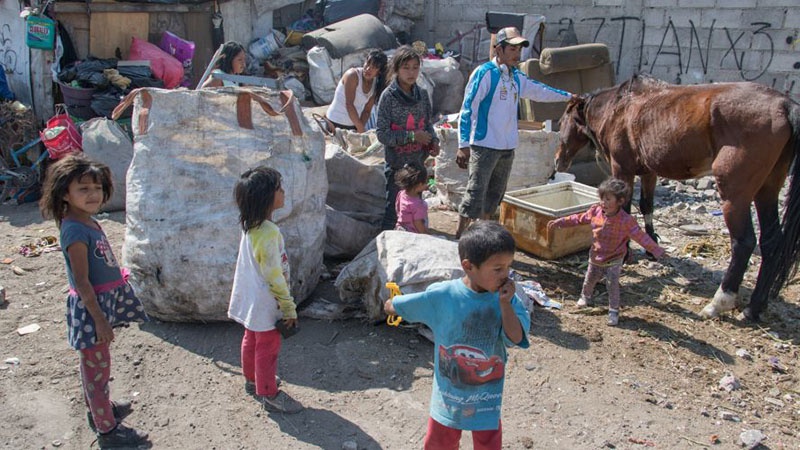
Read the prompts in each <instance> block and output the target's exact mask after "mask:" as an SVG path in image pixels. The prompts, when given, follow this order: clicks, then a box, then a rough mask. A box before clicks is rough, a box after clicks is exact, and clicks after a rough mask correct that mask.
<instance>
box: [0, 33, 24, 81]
mask: <svg viewBox="0 0 800 450" xmlns="http://www.w3.org/2000/svg"><path fill="white" fill-rule="evenodd" d="M12 37H13V35H12V33H11V26H10V25H9V24H7V23H4V24H3V25H2V26H0V63H2V64H3V69H4V70H5V72H6V73H7V74H18V75H22V72H20V71H19V69H18V68H17V64H18V60H17V51H16V50H14V41H13V40H12Z"/></svg>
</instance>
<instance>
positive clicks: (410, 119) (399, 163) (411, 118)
mask: <svg viewBox="0 0 800 450" xmlns="http://www.w3.org/2000/svg"><path fill="white" fill-rule="evenodd" d="M421 63H422V60H421V58H420V55H419V54H418V53H417V52H416V51H414V49H412V48H411V47H410V46H408V45H404V46H402V47H400V48H398V49H397V51H396V52H395V54H394V56H392V60H391V62H390V63H389V66H390V67H391V75H390V76H391V77H392V82H391V84H390V85H389V86H388V87H387V88H386V89H385V90H384V91H383V94H381V98H380V100H379V101H378V128H377V135H378V140H379V141H381V143H382V144H383V145H384V147H385V153H386V167H385V170H384V174H385V175H386V210H385V213H384V216H383V225H382V227H383V229H384V230H392V229H394V227H395V222H397V213H396V212H395V209H394V208H395V198H396V197H397V193H398V192H399V191H400V187H399V186H398V185H397V183H395V181H394V174H395V172H396V171H398V170H400V169H401V168H402V167H403V166H404V165H405V164H407V163H412V162H416V163H419V164H421V165H424V163H425V159H426V158H427V157H428V155H430V156H436V155H438V154H439V139H438V138H437V137H436V133H435V132H434V131H433V123H432V121H431V117H432V116H433V111H432V108H431V102H430V100H429V96H428V92H427V91H425V89H422V88H420V87H419V86H417V77H418V76H419V70H420V64H421Z"/></svg>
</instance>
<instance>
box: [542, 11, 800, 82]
mask: <svg viewBox="0 0 800 450" xmlns="http://www.w3.org/2000/svg"><path fill="white" fill-rule="evenodd" d="M579 22H581V23H586V24H588V25H590V26H592V27H596V29H594V32H593V33H592V42H598V40H599V38H600V35H601V32H603V31H606V32H608V31H611V30H612V28H611V27H610V26H611V25H612V24H615V23H618V24H619V25H618V26H617V27H616V29H618V40H616V41H617V42H619V44H618V45H617V49H616V50H617V54H618V55H623V54H626V52H625V51H623V47H625V48H626V49H628V50H627V52H628V54H630V53H629V52H630V48H631V47H632V43H631V42H629V41H630V40H631V36H633V38H634V39H637V38H638V42H634V43H633V46H634V48H638V54H634V58H635V63H634V64H635V67H636V71H637V72H643V71H648V69H647V66H649V73H653V69H654V68H655V67H656V63H658V62H661V66H664V65H665V64H669V63H670V62H672V63H674V64H675V68H676V69H677V72H678V78H677V80H676V81H677V82H680V75H681V74H688V73H689V71H690V69H692V70H695V71H696V70H700V71H701V72H702V75H703V76H704V77H706V76H708V75H709V72H713V71H714V70H716V69H727V70H731V69H732V70H737V71H738V72H739V76H740V77H741V79H742V80H745V81H754V80H757V79H759V78H761V77H762V76H763V75H765V74H766V73H767V72H768V71H769V69H770V67H771V65H772V62H773V59H774V56H775V55H774V52H775V41H774V37H773V35H774V34H775V33H776V32H777V31H778V30H776V29H775V28H774V27H773V25H772V24H771V23H769V22H753V23H751V24H750V27H749V28H746V29H730V28H728V27H721V28H718V27H717V26H716V19H715V20H712V22H711V26H710V27H708V28H705V29H703V28H700V27H698V26H697V25H696V24H695V23H694V21H692V20H689V26H688V28H689V34H688V42H687V38H686V37H684V39H683V40H681V38H680V37H679V33H678V27H677V26H676V24H675V23H674V22H673V21H672V18H670V19H669V21H668V23H667V25H666V27H665V28H664V29H663V31H660V30H659V31H658V32H659V33H662V35H661V39H660V43H659V45H658V49H657V50H656V51H655V53H654V54H650V55H646V54H645V45H644V43H645V33H646V24H645V20H644V19H642V18H639V17H635V16H620V17H611V18H606V17H587V18H584V19H580V21H579ZM556 23H557V24H558V27H559V28H558V35H559V36H561V35H562V34H567V35H569V34H571V33H572V34H574V26H575V23H574V22H573V19H571V18H563V19H561V20H559V21H557V22H556ZM635 31H638V33H636V32H635ZM715 33H723V35H724V36H725V39H724V42H725V44H724V46H723V49H722V51H714V52H712V48H711V45H712V41H711V39H712V36H714V35H715ZM788 39H789V38H787V42H788ZM753 49H758V50H757V51H756V50H753ZM715 50H719V49H715ZM712 54H713V55H714V59H712V58H711V56H712ZM648 56H649V57H650V58H651V59H652V61H647V60H646V58H647V57H648ZM621 60H622V58H621V57H620V58H617V62H616V67H615V71H616V74H617V75H619V73H620V64H621ZM795 66H796V67H794V68H795V69H798V68H800V64H795ZM763 81H764V80H762V82H763ZM775 83H776V79H773V80H772V84H773V85H774V84H775ZM794 85H795V83H794V82H792V83H791V87H790V88H789V91H793V89H794ZM773 87H774V86H773Z"/></svg>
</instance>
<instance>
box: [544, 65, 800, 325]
mask: <svg viewBox="0 0 800 450" xmlns="http://www.w3.org/2000/svg"><path fill="white" fill-rule="evenodd" d="M560 127H561V130H560V143H559V146H558V150H557V152H556V170H558V171H564V170H566V169H568V168H569V165H570V162H571V160H572V158H573V157H574V156H575V153H576V152H577V151H578V150H579V149H581V148H582V147H584V146H585V145H587V144H591V145H592V146H593V147H594V148H595V150H596V151H598V152H599V153H600V154H602V155H603V156H604V157H605V159H606V160H607V161H608V162H609V164H610V165H611V171H612V175H613V176H615V177H617V178H620V179H622V180H624V181H625V182H627V183H628V185H629V186H632V185H633V179H634V177H635V176H636V175H639V177H640V178H641V191H642V194H641V199H640V209H641V211H642V214H643V215H644V217H645V229H646V231H647V232H648V234H650V235H651V236H655V233H654V230H653V222H652V213H653V193H654V191H655V184H656V178H657V177H658V176H661V177H665V178H670V179H673V180H684V179H687V178H696V177H700V176H704V175H708V174H712V175H713V176H714V178H715V179H716V182H717V190H718V192H719V196H720V198H721V199H722V212H723V215H724V217H725V223H726V224H727V226H728V230H729V231H730V238H731V262H730V265H729V266H728V269H727V270H726V272H725V275H724V277H723V279H722V283H721V284H720V287H719V289H718V290H717V292H716V294H715V295H714V299H713V300H712V301H711V302H710V303H709V304H708V305H707V306H706V307H705V308H703V310H702V312H701V313H700V314H701V316H703V317H706V318H709V317H715V316H717V315H718V314H719V313H721V312H723V311H730V310H732V309H734V308H735V307H736V303H737V298H738V295H739V285H740V284H741V282H742V278H743V277H744V273H745V270H746V268H747V263H748V261H749V259H750V255H751V254H752V253H753V249H754V248H755V245H756V236H755V232H754V231H753V221H752V220H751V216H750V204H751V203H752V202H755V206H756V212H757V214H758V221H759V225H760V227H761V236H760V246H761V254H762V255H763V258H762V261H761V267H760V268H759V272H758V279H757V281H756V286H755V289H754V290H753V293H752V295H751V297H750V303H749V304H748V305H747V307H746V308H745V309H744V314H745V316H746V317H747V318H748V319H750V320H753V321H757V320H758V319H759V315H760V314H761V313H762V312H763V311H764V309H765V308H766V306H767V299H768V297H770V296H772V297H777V295H778V293H779V292H780V290H781V289H782V288H783V286H784V285H785V284H786V282H787V281H788V280H789V279H790V278H791V276H793V275H794V273H795V271H796V269H797V263H798V259H800V161H798V155H800V105H798V104H797V103H796V102H794V101H793V100H791V99H790V98H788V97H787V96H786V95H783V94H781V93H779V92H777V91H775V90H773V89H770V88H768V87H766V86H762V85H759V84H755V83H718V84H703V85H695V86H675V85H670V84H668V83H665V82H662V81H659V80H655V79H653V78H649V77H640V76H634V77H633V78H632V79H631V80H628V81H626V82H623V83H622V84H619V85H617V86H615V87H612V88H608V89H605V90H601V91H598V92H595V93H593V94H586V95H584V96H581V97H578V98H574V99H573V100H571V101H570V103H569V104H568V105H567V109H566V112H565V113H564V115H563V116H562V117H561V122H560ZM792 162H794V164H792ZM790 165H791V166H792V167H793V169H792V178H791V182H790V186H789V194H788V197H787V198H786V203H785V208H784V213H783V219H782V220H781V219H779V216H778V193H779V191H780V190H781V188H782V187H783V184H784V181H785V180H786V175H787V173H788V171H789V167H790Z"/></svg>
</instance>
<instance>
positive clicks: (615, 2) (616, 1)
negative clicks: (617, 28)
mask: <svg viewBox="0 0 800 450" xmlns="http://www.w3.org/2000/svg"><path fill="white" fill-rule="evenodd" d="M594 4H595V6H625V2H624V1H623V0H595V2H594Z"/></svg>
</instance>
